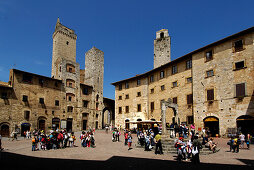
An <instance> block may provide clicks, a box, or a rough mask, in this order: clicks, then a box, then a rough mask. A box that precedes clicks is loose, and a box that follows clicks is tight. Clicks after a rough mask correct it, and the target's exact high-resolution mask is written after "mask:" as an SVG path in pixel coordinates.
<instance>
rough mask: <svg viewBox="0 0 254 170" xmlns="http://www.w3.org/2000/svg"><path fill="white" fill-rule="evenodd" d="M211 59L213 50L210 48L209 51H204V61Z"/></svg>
mask: <svg viewBox="0 0 254 170" xmlns="http://www.w3.org/2000/svg"><path fill="white" fill-rule="evenodd" d="M212 59H213V51H212V50H211V51H207V52H206V53H205V61H210V60H212Z"/></svg>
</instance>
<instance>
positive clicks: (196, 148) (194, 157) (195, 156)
mask: <svg viewBox="0 0 254 170" xmlns="http://www.w3.org/2000/svg"><path fill="white" fill-rule="evenodd" d="M200 149H202V144H201V143H200V141H199V140H198V136H197V135H195V136H194V139H193V144H192V162H193V163H194V164H199V163H200V159H199V150H200Z"/></svg>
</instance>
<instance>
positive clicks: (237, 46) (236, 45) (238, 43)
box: [234, 40, 243, 52]
mask: <svg viewBox="0 0 254 170" xmlns="http://www.w3.org/2000/svg"><path fill="white" fill-rule="evenodd" d="M234 50H235V52H238V51H242V50H243V40H238V41H235V42H234Z"/></svg>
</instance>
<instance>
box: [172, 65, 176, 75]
mask: <svg viewBox="0 0 254 170" xmlns="http://www.w3.org/2000/svg"><path fill="white" fill-rule="evenodd" d="M176 73H177V66H176V65H175V66H173V67H172V74H176Z"/></svg>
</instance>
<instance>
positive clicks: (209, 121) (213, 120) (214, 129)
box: [203, 116, 220, 137]
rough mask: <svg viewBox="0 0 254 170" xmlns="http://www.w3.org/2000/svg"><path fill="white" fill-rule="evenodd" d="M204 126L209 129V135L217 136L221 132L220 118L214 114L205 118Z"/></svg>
mask: <svg viewBox="0 0 254 170" xmlns="http://www.w3.org/2000/svg"><path fill="white" fill-rule="evenodd" d="M203 121H204V128H205V129H206V130H207V132H208V135H210V136H212V137H215V136H216V135H219V134H220V128H219V119H218V118H217V117H214V116H208V117H206V118H204V120H203Z"/></svg>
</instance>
